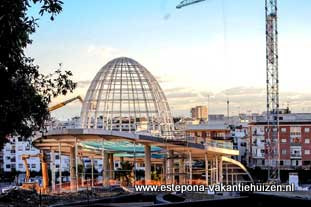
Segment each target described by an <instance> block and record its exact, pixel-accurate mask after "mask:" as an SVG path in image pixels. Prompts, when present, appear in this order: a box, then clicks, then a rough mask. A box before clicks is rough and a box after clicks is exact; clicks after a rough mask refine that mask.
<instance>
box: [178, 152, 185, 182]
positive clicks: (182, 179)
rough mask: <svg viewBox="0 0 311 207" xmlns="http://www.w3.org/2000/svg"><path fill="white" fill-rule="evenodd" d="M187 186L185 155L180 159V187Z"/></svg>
mask: <svg viewBox="0 0 311 207" xmlns="http://www.w3.org/2000/svg"><path fill="white" fill-rule="evenodd" d="M183 184H185V159H184V155H181V157H180V158H179V185H183Z"/></svg>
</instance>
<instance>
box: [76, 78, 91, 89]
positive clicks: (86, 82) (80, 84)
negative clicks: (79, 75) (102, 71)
mask: <svg viewBox="0 0 311 207" xmlns="http://www.w3.org/2000/svg"><path fill="white" fill-rule="evenodd" d="M90 84H91V80H82V81H78V86H77V87H79V88H85V87H89V85H90Z"/></svg>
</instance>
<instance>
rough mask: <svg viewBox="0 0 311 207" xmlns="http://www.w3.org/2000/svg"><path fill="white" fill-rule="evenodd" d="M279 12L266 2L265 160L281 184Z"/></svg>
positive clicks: (271, 175)
mask: <svg viewBox="0 0 311 207" xmlns="http://www.w3.org/2000/svg"><path fill="white" fill-rule="evenodd" d="M202 1H205V0H183V1H181V2H180V3H179V4H178V5H177V6H176V8H177V9H180V8H182V7H185V6H189V5H191V4H195V3H199V2H202ZM277 10H278V9H277V0H265V14H266V90H267V97H266V98H267V111H266V113H267V127H266V145H265V148H266V153H265V154H266V156H265V158H266V159H268V165H267V166H268V180H269V181H270V182H277V183H278V182H280V144H279V73H278V30H277Z"/></svg>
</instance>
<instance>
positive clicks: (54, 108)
mask: <svg viewBox="0 0 311 207" xmlns="http://www.w3.org/2000/svg"><path fill="white" fill-rule="evenodd" d="M77 99H79V101H80V102H81V103H83V99H82V98H81V96H76V97H74V98H71V99H68V100H66V101H63V102H61V103H59V104H56V105H54V106H51V107H49V111H50V112H51V111H54V110H56V109H59V108H61V107H63V106H65V105H66V104H68V103H71V102H73V101H75V100H77Z"/></svg>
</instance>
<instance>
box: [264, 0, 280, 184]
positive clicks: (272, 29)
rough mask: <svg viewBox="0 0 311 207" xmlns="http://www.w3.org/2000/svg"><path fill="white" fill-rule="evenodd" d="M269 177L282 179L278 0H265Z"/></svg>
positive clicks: (274, 180) (277, 179) (276, 179)
mask: <svg viewBox="0 0 311 207" xmlns="http://www.w3.org/2000/svg"><path fill="white" fill-rule="evenodd" d="M265 10H266V73H267V74H266V75H267V142H266V150H267V158H268V162H269V166H268V179H269V180H270V181H272V182H279V181H280V168H279V164H280V152H279V151H280V150H279V148H280V147H279V74H278V30H277V0H265Z"/></svg>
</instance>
